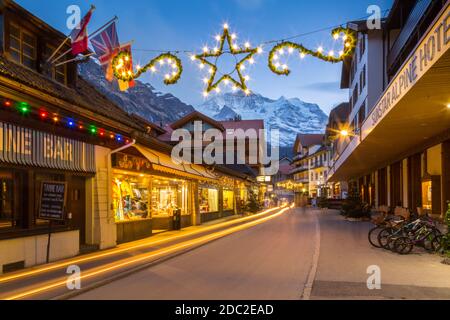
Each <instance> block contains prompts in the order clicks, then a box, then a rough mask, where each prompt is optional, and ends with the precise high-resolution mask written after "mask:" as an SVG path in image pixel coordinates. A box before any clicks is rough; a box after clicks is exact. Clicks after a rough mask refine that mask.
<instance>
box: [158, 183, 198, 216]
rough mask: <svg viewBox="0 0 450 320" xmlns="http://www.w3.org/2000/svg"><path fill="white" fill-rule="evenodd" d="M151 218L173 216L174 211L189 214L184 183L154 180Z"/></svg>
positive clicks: (187, 193) (186, 190) (187, 197)
mask: <svg viewBox="0 0 450 320" xmlns="http://www.w3.org/2000/svg"><path fill="white" fill-rule="evenodd" d="M151 204H152V216H162V217H167V216H173V214H174V212H175V210H181V214H182V215H188V214H189V207H188V205H189V188H188V184H187V182H186V181H182V180H176V179H165V178H155V179H154V180H153V182H152V199H151Z"/></svg>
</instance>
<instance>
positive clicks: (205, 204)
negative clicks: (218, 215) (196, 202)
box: [199, 188, 219, 213]
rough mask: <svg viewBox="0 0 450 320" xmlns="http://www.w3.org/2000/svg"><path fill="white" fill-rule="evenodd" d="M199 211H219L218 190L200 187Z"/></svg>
mask: <svg viewBox="0 0 450 320" xmlns="http://www.w3.org/2000/svg"><path fill="white" fill-rule="evenodd" d="M199 199H200V213H211V212H218V211H219V190H217V189H209V188H203V189H200V197H199Z"/></svg>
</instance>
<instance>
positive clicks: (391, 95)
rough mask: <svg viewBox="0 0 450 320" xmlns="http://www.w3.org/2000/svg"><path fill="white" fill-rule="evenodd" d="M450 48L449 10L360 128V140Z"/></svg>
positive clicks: (434, 26) (448, 8) (426, 37)
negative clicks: (361, 133)
mask: <svg viewBox="0 0 450 320" xmlns="http://www.w3.org/2000/svg"><path fill="white" fill-rule="evenodd" d="M449 47H450V6H447V8H446V10H445V11H444V12H443V14H442V15H441V16H440V18H439V19H438V20H437V22H436V23H435V24H434V25H433V27H432V28H431V29H430V32H429V33H428V34H427V35H426V36H425V37H424V38H423V40H422V41H421V43H420V45H419V46H418V48H417V49H416V50H415V51H414V52H413V54H412V55H411V57H410V58H409V59H408V60H407V62H406V63H405V65H404V66H403V68H402V69H401V70H400V72H399V73H398V74H397V76H396V77H395V78H394V79H393V81H392V82H391V84H390V85H389V87H388V89H387V90H386V92H385V94H384V95H383V97H381V99H380V100H379V102H378V103H377V105H376V106H375V108H374V109H373V111H372V112H371V114H370V117H369V119H370V121H366V122H365V123H364V125H363V128H362V129H363V130H362V132H363V139H364V138H365V137H366V136H367V135H368V134H369V133H370V132H371V130H372V129H373V128H374V127H375V126H377V125H378V123H380V121H381V120H382V119H383V118H384V117H385V116H386V115H387V114H388V113H389V112H390V111H391V110H392V109H393V108H394V107H395V105H396V104H397V103H398V102H399V101H400V100H401V99H402V98H403V97H404V96H405V95H406V94H407V93H408V92H409V91H410V90H411V88H412V87H414V85H415V84H416V83H417V82H418V81H419V80H420V79H421V78H422V77H423V76H424V75H425V73H427V71H428V70H429V69H430V68H431V67H432V66H433V65H434V64H435V63H436V61H438V60H439V59H440V58H441V57H442V56H443V55H444V53H445V52H447V50H448V49H449Z"/></svg>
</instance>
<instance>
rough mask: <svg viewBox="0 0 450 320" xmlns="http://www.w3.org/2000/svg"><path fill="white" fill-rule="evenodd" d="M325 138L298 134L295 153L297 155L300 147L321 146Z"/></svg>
mask: <svg viewBox="0 0 450 320" xmlns="http://www.w3.org/2000/svg"><path fill="white" fill-rule="evenodd" d="M324 138H325V135H324V134H301V133H300V134H298V135H297V139H296V140H295V145H294V152H295V153H296V152H297V150H298V147H299V146H300V145H301V146H302V147H303V148H309V147H311V146H315V145H321V144H322V142H323V140H324Z"/></svg>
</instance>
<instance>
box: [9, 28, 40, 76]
mask: <svg viewBox="0 0 450 320" xmlns="http://www.w3.org/2000/svg"><path fill="white" fill-rule="evenodd" d="M9 27H10V32H9V54H10V56H11V59H12V60H14V61H16V62H17V63H20V64H22V65H24V66H26V67H28V68H30V69H36V60H37V58H36V55H37V52H36V38H35V37H34V36H33V35H32V34H31V33H29V32H27V31H25V30H24V29H22V28H20V27H19V26H18V25H15V24H13V23H11V24H10V26H9Z"/></svg>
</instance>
